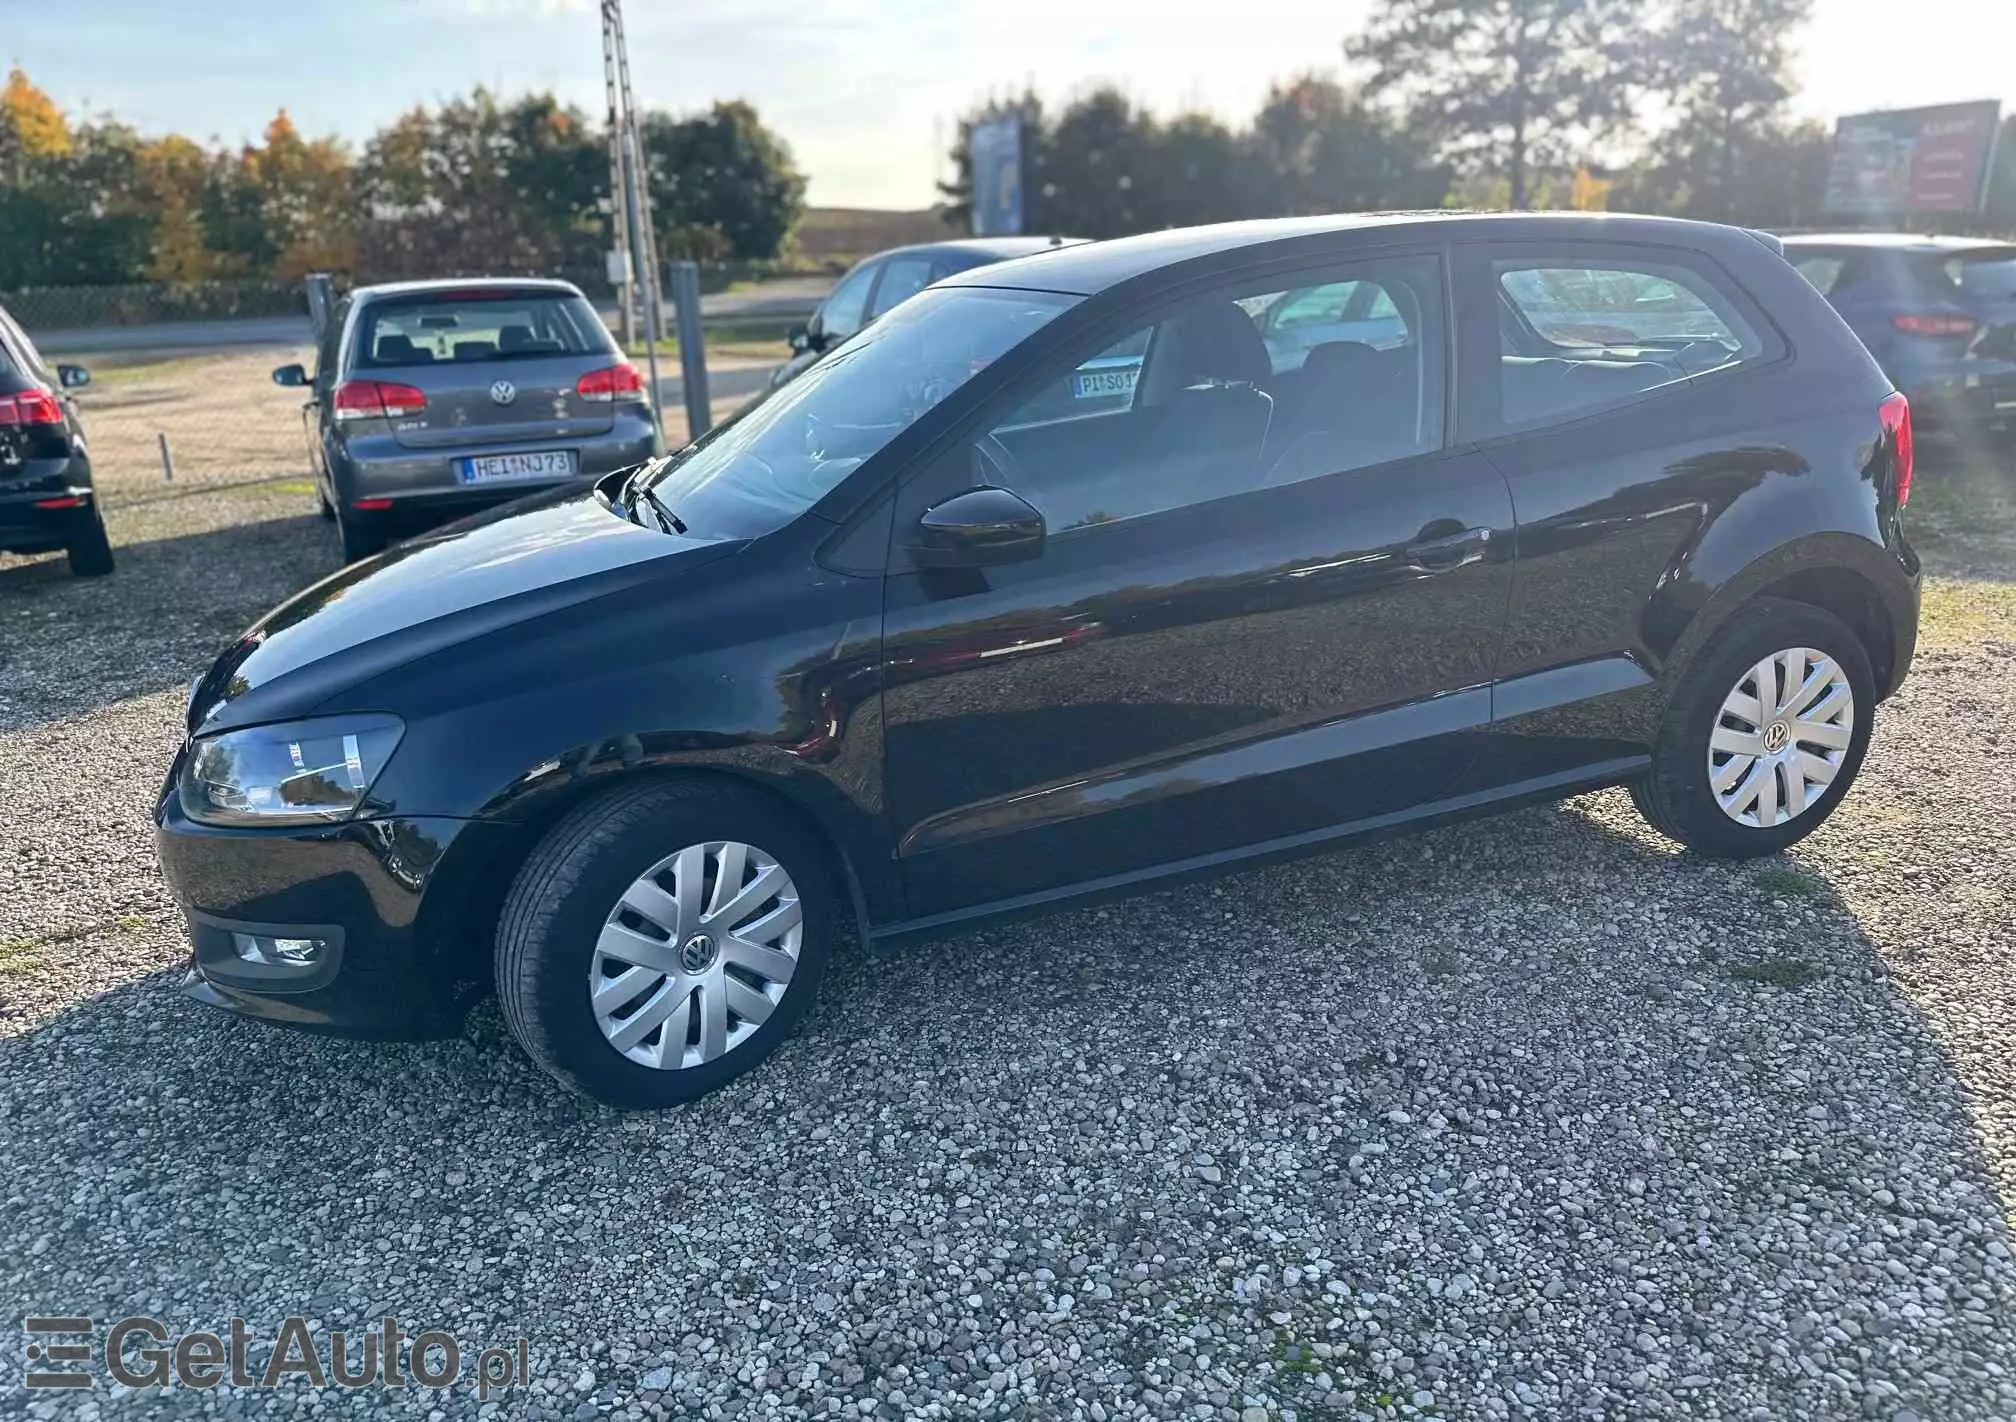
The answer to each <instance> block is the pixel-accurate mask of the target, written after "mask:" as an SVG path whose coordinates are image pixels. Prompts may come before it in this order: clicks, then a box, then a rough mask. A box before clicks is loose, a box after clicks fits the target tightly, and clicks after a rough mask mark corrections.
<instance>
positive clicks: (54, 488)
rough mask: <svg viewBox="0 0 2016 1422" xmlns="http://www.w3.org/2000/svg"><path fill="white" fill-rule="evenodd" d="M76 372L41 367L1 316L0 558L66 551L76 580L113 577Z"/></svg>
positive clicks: (85, 377)
mask: <svg viewBox="0 0 2016 1422" xmlns="http://www.w3.org/2000/svg"><path fill="white" fill-rule="evenodd" d="M90 383H91V374H90V372H89V371H87V370H85V369H84V368H83V367H82V366H76V365H59V366H57V367H56V368H55V369H54V370H51V369H50V368H49V365H48V363H47V362H46V361H44V360H43V359H42V353H41V352H40V351H38V350H36V349H35V343H34V342H33V341H31V340H29V339H28V333H27V332H26V331H23V330H22V329H21V327H20V326H19V325H18V324H17V323H16V322H15V320H14V318H13V317H12V316H11V315H9V314H8V313H7V312H6V311H5V310H0V553H53V552H55V551H56V550H57V549H59V548H60V549H62V550H64V551H65V552H66V553H67V554H68V555H69V558H70V571H71V572H72V573H74V574H76V575H77V576H78V577H80V578H96V577H103V576H104V575H105V574H107V573H109V572H111V571H112V544H111V541H110V540H109V539H107V538H106V536H105V517H104V514H103V513H102V512H101V511H100V510H99V507H98V496H97V493H96V491H95V490H94V489H93V488H92V485H91V453H90V449H89V447H88V446H87V445H86V444H85V441H84V426H83V425H82V424H80V423H79V422H78V419H77V407H76V404H75V402H73V401H72V400H71V398H70V392H71V391H72V390H75V389H78V388H79V387H81V386H84V385H88V384H90Z"/></svg>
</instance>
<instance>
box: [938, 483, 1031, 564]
mask: <svg viewBox="0 0 2016 1422" xmlns="http://www.w3.org/2000/svg"><path fill="white" fill-rule="evenodd" d="M1043 538H1044V526H1043V515H1042V514H1040V513H1038V512H1037V511H1036V510H1035V509H1034V508H1032V507H1031V506H1030V505H1029V503H1028V502H1027V501H1026V500H1024V499H1023V498H1021V497H1020V496H1019V495H1016V494H1011V493H1010V492H1009V491H1008V490H1006V489H991V488H990V489H968V490H967V491H966V492H965V493H963V494H954V495H953V496H952V497H951V498H949V499H947V500H945V501H944V502H943V503H940V504H933V505H932V506H931V507H930V508H928V509H926V510H925V511H924V515H923V517H921V518H919V519H918V520H917V527H916V528H915V529H913V530H912V531H911V534H910V557H911V560H912V561H914V562H915V563H916V564H917V565H918V566H919V567H921V568H987V567H992V566H994V565H995V564H997V563H1021V562H1025V561H1027V560H1028V559H1031V558H1035V557H1039V556H1040V555H1041V554H1042V552H1043Z"/></svg>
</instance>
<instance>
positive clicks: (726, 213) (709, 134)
mask: <svg viewBox="0 0 2016 1422" xmlns="http://www.w3.org/2000/svg"><path fill="white" fill-rule="evenodd" d="M638 137H639V140H640V142H641V145H642V147H643V149H644V167H645V172H646V174H647V175H648V177H649V179H650V201H651V220H652V223H653V225H654V227H655V228H656V231H657V235H658V246H659V250H660V255H662V256H665V257H686V258H693V259H698V260H702V261H723V260H726V259H729V258H733V259H735V260H737V261H762V260H767V259H770V258H773V257H777V256H781V255H782V254H783V252H784V249H785V247H786V246H787V245H788V244H789V243H790V240H791V233H792V231H793V230H794V229H795V228H796V227H797V226H798V219H799V218H800V217H801V216H803V215H804V211H805V178H804V175H803V174H801V173H800V172H799V171H798V169H797V166H796V165H795V164H794V163H793V162H792V160H791V150H790V149H789V148H788V147H787V146H786V145H785V143H784V140H783V139H781V138H779V137H778V136H777V135H776V134H775V133H773V132H771V131H770V130H769V129H767V128H765V127H764V126H763V120H762V119H761V118H760V117H759V116H758V115H757V113H756V110H755V109H754V108H753V107H751V106H750V105H749V104H747V103H745V102H743V101H741V100H739V99H738V100H735V101H733V102H730V103H718V104H716V105H714V107H713V108H712V109H710V110H709V111H708V112H706V113H704V114H696V115H694V116H693V117H691V118H675V117H673V116H672V115H671V114H666V113H657V112H653V113H647V114H645V115H644V117H643V119H642V121H641V122H640V123H639V125H638Z"/></svg>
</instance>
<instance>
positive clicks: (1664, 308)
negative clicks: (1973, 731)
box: [157, 216, 1918, 1106]
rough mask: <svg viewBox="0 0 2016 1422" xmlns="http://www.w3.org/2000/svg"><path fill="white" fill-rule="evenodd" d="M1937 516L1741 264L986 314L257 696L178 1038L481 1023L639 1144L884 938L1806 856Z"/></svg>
mask: <svg viewBox="0 0 2016 1422" xmlns="http://www.w3.org/2000/svg"><path fill="white" fill-rule="evenodd" d="M1346 310H1362V311H1365V312H1368V313H1370V315H1368V317H1367V319H1366V320H1365V321H1363V322H1360V323H1358V324H1357V325H1347V326H1343V327H1339V328H1338V329H1337V330H1336V331H1333V332H1327V333H1325V336H1324V338H1320V339H1311V338H1309V337H1308V333H1307V332H1306V331H1301V330H1299V329H1298V327H1299V326H1300V325H1302V324H1305V323H1303V322H1301V321H1300V320H1299V319H1298V313H1310V312H1314V313H1317V316H1319V317H1321V318H1322V319H1324V320H1331V318H1330V317H1328V316H1324V315H1323V313H1334V312H1337V311H1346ZM1371 316H1376V317H1377V319H1376V320H1373V319H1371ZM1331 324H1332V325H1333V326H1335V325H1336V324H1337V323H1336V322H1335V321H1334V320H1331ZM1330 336H1335V337H1336V338H1335V339H1331V338H1328V337H1330ZM1910 480H1911V424H1910V415H1909V410H1908V407H1907V406H1906V405H1905V403H1904V401H1903V399H1902V398H1901V397H1900V396H1898V395H1897V394H1896V393H1895V392H1894V391H1893V390H1892V389H1891V387H1890V385H1889V383H1888V382H1887V381H1886V380H1885V379H1884V378H1883V376H1882V375H1881V373H1880V372H1879V371H1878V370H1877V368H1876V366H1875V365H1874V363H1873V362H1872V361H1871V360H1870V358H1869V356H1868V354H1867V353H1866V352H1865V351H1864V350H1863V349H1862V347H1861V345H1860V343H1859V342H1857V341H1856V340H1855V338H1854V337H1853V336H1852V335H1851V334H1850V333H1849V332H1848V330H1847V328H1846V327H1845V326H1843V324H1842V322H1841V319H1840V318H1839V317H1838V316H1837V315H1835V313H1834V312H1833V310H1832V309H1831V308H1830V307H1829V306H1828V305H1827V303H1826V302H1825V301H1824V300H1823V299H1822V298H1821V297H1820V296H1819V294H1818V293H1817V292H1815V291H1814V290H1813V289H1812V287H1811V286H1809V285H1808V284H1807V283H1806V282H1805V281H1803V280H1801V279H1800V277H1799V276H1798V274H1797V273H1796V272H1794V271H1793V269H1792V268H1791V267H1790V266H1788V265H1787V264H1786V262H1785V261H1784V259H1783V257H1782V256H1781V254H1780V253H1779V251H1778V250H1777V248H1776V245H1775V243H1774V242H1773V241H1772V240H1771V239H1769V238H1765V237H1761V236H1759V235H1757V234H1753V233H1750V232H1746V231H1741V230H1737V229H1733V228H1724V227H1713V226H1703V225H1698V224H1689V223H1682V222H1675V221H1664V220H1655V219H1635V218H1598V217H1555V216H1476V217H1457V216H1431V217H1422V216H1396V217H1378V218H1322V219H1306V220H1303V219H1298V220H1288V221H1280V222H1265V223H1253V224H1239V225H1233V226H1225V227H1216V228H1204V229H1195V230H1189V231H1177V232H1166V233H1160V234H1156V235H1154V236H1148V237H1141V238H1134V239H1129V240H1125V241H1118V242H1108V243H1101V244H1095V245H1090V246H1085V247H1081V248H1075V249H1071V250H1066V251H1060V252H1052V253H1048V254H1046V255H1044V256H1042V257H1039V258H1034V259H1031V260H1029V261H1026V262H1010V263H1007V264H1005V265H1001V266H993V267H988V268H985V269H983V270H980V271H977V272H973V273H969V274H967V275H965V276H961V277H955V278H953V279H952V281H951V282H950V283H949V284H947V285H944V286H941V287H938V288H934V289H932V290H930V291H926V292H924V293H923V294H921V295H919V296H917V297H916V298H914V299H913V300H911V301H909V302H906V303H905V304H904V305H903V306H901V307H899V308H897V309H896V310H895V311H892V312H891V313H890V314H889V315H888V316H887V317H885V318H884V319H883V320H882V321H880V322H878V323H876V325H875V326H873V327H872V328H870V329H869V330H867V331H866V332H864V333H863V334H862V335H861V336H859V337H858V338H857V339H856V340H854V341H852V342H850V343H849V344H848V345H847V346H845V347H844V348H842V349H841V350H839V351H837V352H835V353H834V354H833V355H832V356H831V357H830V358H828V359H827V360H824V361H822V362H820V363H819V364H818V365H817V366H815V367H813V368H812V369H811V370H810V371H808V372H807V373H806V374H805V375H804V376H802V377H801V378H800V379H798V380H797V381H795V382H793V383H792V384H791V385H790V386H788V387H787V388H786V389H784V390H783V391H781V392H779V393H778V395H777V396H776V397H774V398H773V399H771V400H769V401H767V402H765V403H763V404H761V405H760V406H758V407H756V408H754V409H753V410H751V411H749V412H748V413H747V414H746V415H744V416H743V417H741V418H739V419H737V420H734V421H731V422H729V423H728V424H725V425H723V426H722V427H720V428H718V429H717V430H715V431H714V432H713V433H712V434H710V435H709V436H708V437H706V438H705V439H702V440H700V441H698V442H697V443H695V444H694V445H692V446H690V447H688V448H687V449H685V450H683V451H681V452H680V453H679V454H678V455H676V456H674V457H672V458H669V459H665V460H660V461H656V462H653V463H651V464H647V465H645V466H643V467H642V468H641V469H639V470H637V471H635V472H633V473H630V474H619V475H612V476H610V477H608V478H605V479H602V480H600V481H599V482H597V483H595V484H594V485H593V486H592V487H587V486H574V487H570V488H567V489H563V490H560V491H556V492H553V493H551V494H547V495H543V496H541V497H539V498H537V499H535V500H533V501H530V502H526V503H520V504H516V505H513V506H511V507H509V508H508V509H506V510H503V511H500V512H498V513H494V514H491V515H487V516H485V517H483V518H481V519H479V520H476V521H473V522H468V523H464V524H461V525H458V526H456V527H453V528H450V529H447V530H443V531H441V532H439V533H437V534H434V535H432V536H430V537H427V538H425V539H422V540H420V541H418V542H414V543H409V544H406V545H403V546H401V547H398V548H396V549H394V550H392V551H391V552H389V553H387V554H385V555H383V556H381V557H379V558H377V559H374V560H372V561H368V562H364V563H360V564H357V565H355V566H352V567H349V568H346V569H344V570H342V571H341V572H339V573H337V574H335V575H334V576H333V577H330V578H329V579H327V580H325V581H324V582H322V583H320V584H319V585H317V586H315V587H313V588H311V589H309V590H308V591H306V592H304V593H302V594H301V595H300V596H299V597H297V598H295V599H294V600H293V601H291V602H289V603H287V604H286V605H285V606H283V607H281V608H279V609H277V610H276V611H274V612H273V613H272V614H270V615H269V616H268V617H266V618H265V619H264V620H262V621H261V622H259V623H258V624H257V625H256V626H254V627H253V628H252V629H251V630H250V631H249V632H247V633H246V634H245V636H244V637H243V638H242V639H241V640H240V641H239V642H238V643H237V644H236V645H234V646H233V647H231V648H230V649H229V650H228V651H226V652H225V654H224V655H223V656H222V657H221V658H220V659H219V660H218V662H217V664H216V666H215V667H214V668H213V669H212V670H211V671H210V672H209V674H208V675H206V676H205V677H204V678H203V679H202V680H201V681H200V682H199V683H198V685H197V686H196V687H195V689H194V691H193V693H192V696H191V699H190V704H189V715H188V737H187V740H186V742H185V744H184V745H183V746H182V748H181V749H180V750H179V751H178V753H177V754H176V756H175V760H174V765H173V767H172V768H171V769H170V772H169V775H168V780H167V784H166V786H165V787H164V789H163V793H162V796H161V799H160V803H159V807H158V811H157V816H158V821H159V830H160V843H161V857H162V861H163V863H164V865H165V866H166V868H167V872H168V875H169V878H170V880H171V882H172V883H173V885H174V888H175V891H176V893H177V895H178V897H179V899H180V900H181V902H182V904H183V905H184V906H185V908H186V910H187V914H188V919H189V925H190V932H191V936H192V939H193V941H194V949H195V953H194V964H193V967H192V970H191V972H190V974H189V978H188V991H189V992H190V993H191V994H192V995H194V996H195V997H197V998H199V999H200V1000H202V1001H205V1002H208V1003H212V1004H215V1005H218V1006H221V1007H227V1008H231V1009H233V1010H235V1011H238V1012H241V1013H245V1014H249V1015H252V1016H256V1017H263V1018H268V1019H273V1020H276V1021H283V1022H291V1023H295V1024H299V1025H302V1026H307V1027H317V1028H327V1029H334V1030H343V1031H350V1032H359V1033H367V1034H416V1033H428V1032H435V1031H440V1030H444V1029H446V1030H452V1029H453V1025H454V1023H455V1021H456V1012H457V1010H458V1009H459V1007H460V1006H461V1005H462V1004H463V1003H464V1002H465V1001H466V1000H467V995H468V991H469V989H470V987H471V985H473V984H480V983H483V982H494V983H495V985H496V988H497V991H498V993H499V995H500V997H501V1000H502V1005H503V1009H504V1014H505V1017H506V1019H507V1021H508V1022H509V1024H510V1027H511V1029H512V1031H513V1032H514V1034H515V1035H516V1036H517V1038H518V1040H519V1041H520V1042H521V1043H522V1044H523V1046H524V1048H525V1050H526V1051H527V1052H528V1053H530V1054H531V1055H532V1057H533V1058H534V1059H536V1060H537V1061H538V1062H539V1063H540V1064H541V1065H542V1066H544V1067H546V1068H547V1069H548V1070H550V1071H551V1072H552V1073H554V1074H555V1075H556V1076H558V1077H559V1078H560V1079H561V1080H563V1081H565V1082H566V1083H568V1084H569V1085H571V1086H573V1087H575V1088H577V1089H579V1090H581V1091H584V1092H587V1093H589V1094H591V1095H593V1096H596V1097H599V1098H602V1099H604V1100H607V1101H612V1102H617V1103H622V1104H625V1105H632V1106H656V1105H663V1104H666V1103H669V1102H674V1101H679V1100H683V1099H686V1098H689V1097H692V1096H694V1095H696V1094H698V1093H700V1092H703V1091H706V1090H708V1089H710V1088H712V1087H714V1086H718V1085H720V1084H721V1083H722V1082H724V1081H727V1080H729V1079H730V1078H732V1077H734V1076H736V1075H738V1074H740V1073H741V1072H743V1071H746V1070H748V1069H749V1068H750V1067H752V1066H754V1065H755V1064H756V1063H758V1062H760V1061H761V1060H762V1059H763V1058H764V1057H765V1056H766V1055H767V1054H768V1053H769V1052H770V1051H771V1050H773V1049H774V1048H775V1047H776V1046H777V1044H778V1043H779V1041H780V1040H781V1039H782V1038H783V1037H784V1036H785V1035H786V1034H787V1033H788V1032H789V1031H790V1029H791V1025H792V1023H793V1022H794V1021H796V1020H797V1019H798V1018H799V1017H800V1016H801V1015H802V1014H803V1013H804V1012H805V1011H806V1009H807V1007H808V1005H809V1004H810V1002H811V999H812V996H813V993H814V991H815V989H816V988H817V986H818V983H819V979H820V975H821V973H822V972H823V971H824V970H825V968H826V964H827V961H828V956H829V953H830V951H831V948H832V945H833V942H834V939H835V937H836V935H838V934H840V933H842V932H844V931H847V930H849V929H851V930H853V931H856V932H858V933H861V934H863V935H865V936H867V937H869V938H872V939H884V938H892V937H897V936H902V935H911V934H918V933H925V932H941V931H944V930H946V929H948V928H950V927H952V926H954V925H957V924H960V923H963V922H967V921H970V920H973V919H976V918H978V917H980V916H982V915H987V914H994V913H1000V912H1006V911H1017V910H1029V909H1034V908H1040V907H1043V906H1047V905H1051V904H1058V903H1063V902H1065V901H1068V900H1072V899H1076V898H1079V897H1081V896H1085V895H1089V894H1098V893H1106V892H1113V891H1124V890H1128V889H1132V888H1135V887H1139V886H1145V885H1149V884H1159V883H1163V882H1166V881H1168V880H1170V879H1171V878H1173V877H1176V876H1182V875H1187V874H1193V873H1199V872H1205V871H1211V870H1218V869H1223V868H1227V867H1230V866H1234V865H1240V864H1249V863H1252V862H1254V861H1256V860H1259V859H1263V858H1267V857H1272V856H1280V855H1285V854H1291V853H1297V852H1302V851H1308V850H1314V849H1320V848H1324V847H1327V846H1330V845H1335V844H1338V843H1340V842H1343V841H1346V840H1349V839H1352V838H1355V837H1360V836H1365V835H1370V834H1377V833H1384V832H1389V831H1394V830H1399V829H1404V828H1410V827H1414V826H1421V825H1427V824H1432V823H1435V822H1438V821H1442V820H1447V819H1450V818H1452V817H1456V816H1461V815H1469V814H1476V813H1482V812H1487V811H1491V810H1496V809H1500V808H1503V807H1506V806H1509V805H1515V804H1519V803H1521V802H1526V801H1532V800H1535V799H1541V798H1547V797H1555V796H1561V795H1566V794H1570V793H1573V792H1577V791H1581V790H1587V789H1590V788H1593V787H1597V786H1606V785H1626V786H1629V787H1630V789H1631V792H1632V794H1633V795H1634V797H1635V798H1636V800H1637V803H1638V804H1639V806H1640V807H1641V809H1642V810H1643V811H1644V812H1645V814H1646V815H1647V817H1648V818H1649V819H1650V820H1651V822H1652V823H1653V824H1654V825H1655V826H1657V827H1658V828H1659V829H1660V830H1661V831H1663V832H1665V833H1666V834H1668V835H1671V836H1672V837H1674V838H1675V839H1677V840H1679V841H1681V842H1682V843H1683V844H1685V845H1687V846H1689V847H1691V848H1693V849H1695V850H1697V851H1701V852H1704V853H1708V854H1716V855H1734V856H1744V855H1757V854H1768V853H1771V852H1773V851H1775V850H1779V849H1782V848H1784V847H1785V846H1786V845H1788V844H1790V843H1792V842H1793V841H1794V840H1796V839H1798V838H1800V837H1801V836H1802V835H1805V834H1807V833H1808V832H1810V831H1811V830H1812V829H1813V828H1814V827H1815V826H1816V825H1818V824H1819V823H1820V822H1821V821H1822V820H1824V819H1825V818H1826V817H1827V815H1828V814H1829V813H1830V812H1831V811H1832V810H1833V808H1834V807H1835V805H1836V804H1838V803H1839V801H1840V799H1841V797H1842V795H1843V794H1845V793H1846V792H1847V790H1848V787H1849V785H1850V783H1851V782H1852V781H1853V780H1854V778H1855V773H1856V769H1857V767H1858V766H1859V764H1860V763H1861V759H1862V756H1863V753H1864V750H1865V749H1866V747H1867V746H1868V743H1869V734H1870V727H1871V724H1872V718H1873V716H1874V714H1875V710H1876V705H1877V703H1878V702H1880V701H1881V700H1883V699H1884V698H1885V697H1887V696H1888V695H1889V694H1890V693H1891V692H1892V691H1894V690H1895V689H1896V687H1897V685H1898V683H1899V681H1900V680H1901V679H1902V678H1903V676H1904V673H1905V669H1906V667H1907V666H1908V664H1909V663H1910V660H1911V655H1912V649H1913V645H1914V642H1915V640H1916V631H1917V597H1918V590H1917V589H1918V564H1917V559H1916V557H1915V556H1914V555H1913V553H1912V551H1911V548H1910V546H1909V544H1908V543H1907V542H1906V541H1905V538H1904V535H1903V532H1902V530H1901V528H1900V526H1899V514H1900V511H1901V510H1902V508H1903V506H1904V503H1905V500H1906V498H1907V496H1908V494H1909V491H1910Z"/></svg>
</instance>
